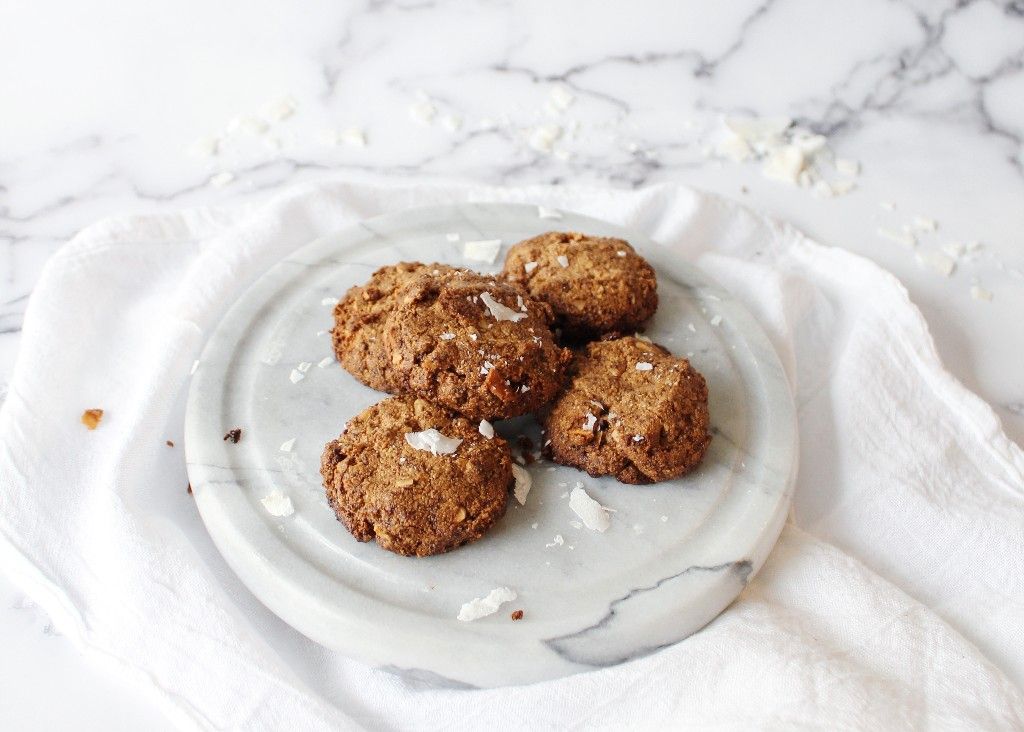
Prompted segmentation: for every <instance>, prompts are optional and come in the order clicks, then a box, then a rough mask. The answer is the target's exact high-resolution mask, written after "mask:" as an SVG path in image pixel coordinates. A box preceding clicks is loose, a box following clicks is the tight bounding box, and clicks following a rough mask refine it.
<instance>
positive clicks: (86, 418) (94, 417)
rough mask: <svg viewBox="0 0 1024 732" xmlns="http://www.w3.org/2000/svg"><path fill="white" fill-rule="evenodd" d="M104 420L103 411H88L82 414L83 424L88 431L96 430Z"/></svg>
mask: <svg viewBox="0 0 1024 732" xmlns="http://www.w3.org/2000/svg"><path fill="white" fill-rule="evenodd" d="M102 419H103V410H102V409H86V410H85V411H84V412H82V424H84V425H85V427H86V429H90V430H94V429H96V428H97V427H99V426H100V420H102Z"/></svg>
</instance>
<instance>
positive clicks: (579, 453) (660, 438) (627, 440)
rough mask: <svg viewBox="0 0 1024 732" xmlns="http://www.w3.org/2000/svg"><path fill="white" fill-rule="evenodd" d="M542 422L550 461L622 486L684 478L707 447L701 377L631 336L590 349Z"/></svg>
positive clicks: (658, 348)
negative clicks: (610, 479)
mask: <svg viewBox="0 0 1024 732" xmlns="http://www.w3.org/2000/svg"><path fill="white" fill-rule="evenodd" d="M543 421H544V430H545V433H546V438H547V439H548V440H550V442H549V443H548V444H547V448H546V450H547V452H548V454H549V455H550V457H551V458H552V459H553V460H554V461H555V462H557V463H561V464H562V465H571V466H574V467H577V468H580V469H581V470H585V471H587V472H588V473H590V474H591V475H593V476H599V475H612V476H614V477H616V478H618V479H619V480H621V481H622V482H623V483H654V482H658V481H662V480H668V479H669V478H675V477H677V476H680V475H683V474H684V473H687V472H689V471H690V470H692V469H693V468H694V467H696V465H697V464H698V463H700V461H701V458H703V457H704V453H705V451H706V450H707V447H708V443H709V442H710V441H711V436H710V435H709V434H708V389H707V385H706V384H705V382H704V377H703V376H701V375H700V373H698V372H697V371H696V370H695V369H694V368H693V367H692V366H691V365H690V362H689V361H687V360H686V359H685V358H676V357H675V356H673V355H672V354H670V353H669V352H668V351H667V350H665V349H664V348H662V347H661V346H658V345H655V344H653V343H649V342H647V341H644V340H641V339H639V338H635V337H633V336H627V337H625V338H619V339H616V340H610V341H599V342H595V343H591V344H589V345H588V346H587V347H586V350H585V352H583V353H581V354H579V355H578V356H577V358H576V360H575V361H574V362H573V364H572V366H571V367H570V369H569V379H568V385H567V387H566V389H565V391H564V392H563V393H562V394H561V396H559V398H558V399H557V400H556V401H555V403H554V404H553V405H552V407H551V409H550V410H549V411H548V413H547V414H546V415H545V417H544V420H543Z"/></svg>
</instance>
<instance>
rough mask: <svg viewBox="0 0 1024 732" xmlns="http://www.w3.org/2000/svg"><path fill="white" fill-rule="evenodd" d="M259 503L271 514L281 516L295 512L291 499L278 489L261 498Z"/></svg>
mask: <svg viewBox="0 0 1024 732" xmlns="http://www.w3.org/2000/svg"><path fill="white" fill-rule="evenodd" d="M260 503H262V504H263V508H265V509H267V513H269V514H270V515H271V516H277V517H280V518H283V517H285V516H291V515H292V514H293V513H295V507H294V506H293V505H292V499H291V498H289V497H288V496H286V495H285V494H284V493H281V492H280V491H274V492H273V493H271V494H270V495H269V496H267V497H265V498H261V499H260Z"/></svg>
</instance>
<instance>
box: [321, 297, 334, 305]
mask: <svg viewBox="0 0 1024 732" xmlns="http://www.w3.org/2000/svg"><path fill="white" fill-rule="evenodd" d="M320 304H321V305H337V304H338V298H336V297H325V298H324V299H323V300H321V301H320Z"/></svg>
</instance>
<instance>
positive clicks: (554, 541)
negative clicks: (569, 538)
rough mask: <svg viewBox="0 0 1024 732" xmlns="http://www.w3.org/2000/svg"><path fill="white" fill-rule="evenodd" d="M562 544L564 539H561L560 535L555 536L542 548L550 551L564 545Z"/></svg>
mask: <svg viewBox="0 0 1024 732" xmlns="http://www.w3.org/2000/svg"><path fill="white" fill-rule="evenodd" d="M564 543H565V539H563V538H562V535H561V534H555V538H554V539H552V540H551V542H550V543H549V544H545V545H544V546H545V547H546V548H548V549H550V548H551V547H553V546H562V544H564Z"/></svg>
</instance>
